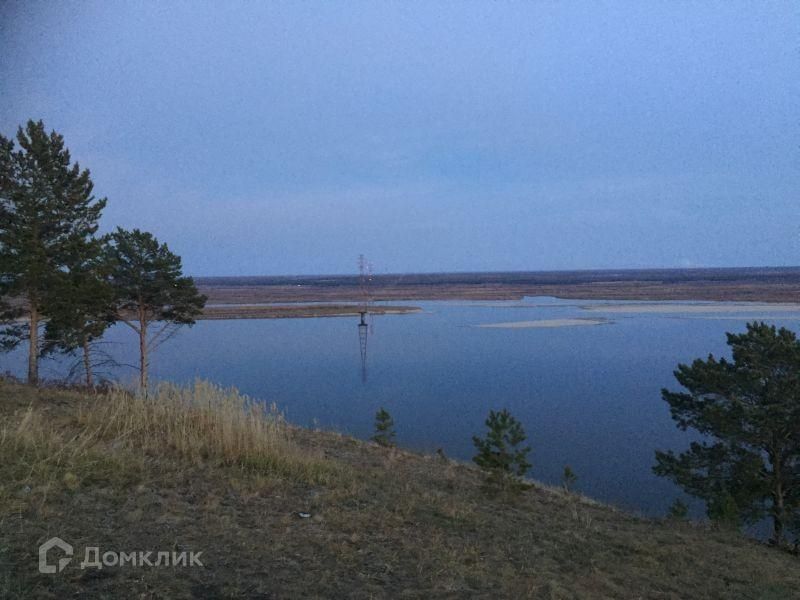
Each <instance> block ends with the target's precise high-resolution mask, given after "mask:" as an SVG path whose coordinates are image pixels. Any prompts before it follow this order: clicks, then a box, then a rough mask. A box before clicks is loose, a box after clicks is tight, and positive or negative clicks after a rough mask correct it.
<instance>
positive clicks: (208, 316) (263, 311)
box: [198, 304, 422, 320]
mask: <svg viewBox="0 0 800 600" xmlns="http://www.w3.org/2000/svg"><path fill="white" fill-rule="evenodd" d="M363 310H364V308H363V307H362V306H361V305H359V304H296V305H286V304H279V305H269V304H262V305H247V304H226V305H212V306H206V308H205V309H204V310H203V314H202V315H200V316H199V317H198V319H199V320H222V319H304V318H306V319H312V318H316V317H358V316H360V315H361V312H362V311H363ZM421 311H422V309H421V308H419V307H417V306H375V305H371V306H369V307H368V309H367V312H368V313H369V314H371V315H405V314H410V313H418V312H421Z"/></svg>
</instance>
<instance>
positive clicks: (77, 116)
mask: <svg viewBox="0 0 800 600" xmlns="http://www.w3.org/2000/svg"><path fill="white" fill-rule="evenodd" d="M0 98H1V99H0V132H2V133H3V134H4V135H10V134H12V133H13V132H15V130H16V127H17V126H18V125H19V124H20V123H22V122H24V121H25V120H27V119H28V118H36V119H39V118H42V119H44V120H45V122H46V124H47V125H48V127H51V128H55V129H56V130H58V131H59V132H61V133H63V134H64V135H65V137H66V140H67V144H68V146H69V147H70V149H71V150H72V153H73V156H74V157H75V158H76V159H77V160H79V161H80V162H81V164H82V165H84V166H87V167H89V168H90V169H91V171H92V173H93V177H94V180H95V184H96V191H97V192H98V193H99V194H100V195H105V196H108V198H109V205H108V208H107V209H106V211H105V214H104V217H103V223H104V227H105V228H106V229H110V228H112V227H114V226H116V225H121V226H124V227H129V228H132V227H140V228H144V229H148V230H150V231H152V232H153V233H155V234H156V235H157V236H158V237H159V238H160V239H162V240H164V241H167V242H168V243H169V244H170V246H171V247H172V248H173V250H175V251H176V252H178V253H180V254H181V255H182V256H183V258H184V265H185V267H186V270H187V271H188V272H189V273H192V274H195V275H213V274H219V275H237V274H288V273H297V274H313V273H348V272H353V271H354V270H355V268H356V258H357V256H358V254H359V253H364V254H366V255H367V256H368V257H369V258H370V259H371V260H372V261H373V262H374V264H375V269H376V271H377V272H398V271H448V270H461V271H465V270H540V269H581V268H622V267H665V266H666V267H671V266H674V267H680V266H743V265H796V264H800V202H798V199H799V198H798V195H799V194H800V160H798V159H800V154H799V153H800V148H799V145H800V136H798V133H799V131H798V129H800V110H798V109H800V4H797V3H795V2H741V3H737V2H719V3H715V2H655V1H654V2H640V1H631V2H587V3H581V2H525V3H520V2H513V3H512V2H454V3H447V2H420V3H411V2H402V3H387V2H363V3H361V2H354V1H348V2H327V3H323V2H299V1H298V2H285V3H281V2H269V3H267V2H260V3H259V2H238V3H237V2H215V3H212V2H207V3H203V2H199V1H198V2H132V1H131V2H111V1H108V2H13V1H12V2H9V1H7V0H6V1H3V0H0Z"/></svg>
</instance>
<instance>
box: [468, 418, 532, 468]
mask: <svg viewBox="0 0 800 600" xmlns="http://www.w3.org/2000/svg"><path fill="white" fill-rule="evenodd" d="M486 427H487V428H488V430H489V431H488V432H487V434H486V437H485V438H483V439H482V438H479V437H478V436H473V438H472V442H473V443H474V444H475V448H477V450H478V454H477V455H476V456H475V457H474V458H473V459H472V460H473V461H474V462H475V463H476V464H477V465H478V466H479V467H482V468H484V469H486V470H488V471H491V472H493V473H495V474H498V473H499V474H502V475H509V476H511V477H517V478H520V477H523V476H524V475H525V473H526V472H527V471H528V469H529V468H530V466H531V465H530V463H529V462H528V461H527V459H526V457H527V454H528V452H530V447H529V446H526V447H524V448H523V447H520V446H521V444H522V443H523V442H524V441H525V439H526V435H525V431H524V429H523V428H522V424H521V423H520V422H519V421H517V420H516V419H515V418H514V417H513V416H511V413H509V412H508V410H506V409H503V410H501V411H500V412H495V411H493V410H491V411H489V417H488V418H487V419H486Z"/></svg>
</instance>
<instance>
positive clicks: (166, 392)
mask: <svg viewBox="0 0 800 600" xmlns="http://www.w3.org/2000/svg"><path fill="white" fill-rule="evenodd" d="M48 417H49V415H46V414H43V412H42V410H41V409H37V408H32V407H31V408H28V409H27V410H26V411H23V412H22V413H21V414H17V415H16V417H15V418H14V419H13V420H8V421H6V422H5V423H4V424H2V427H1V428H0V450H2V451H4V452H12V453H14V454H18V455H20V454H21V453H23V451H24V454H25V455H26V456H28V457H29V462H28V464H29V465H30V468H31V469H34V470H35V469H36V466H35V465H37V464H39V465H44V464H46V465H48V467H58V465H60V464H62V463H64V464H66V463H69V464H74V463H75V462H76V461H78V459H80V458H81V457H82V456H84V458H86V457H88V456H89V455H91V456H107V457H109V458H121V457H122V454H123V453H124V454H126V455H127V456H130V455H131V454H132V455H133V456H140V457H145V456H146V457H148V458H151V459H152V458H156V459H158V460H164V461H170V460H175V459H181V460H189V461H191V462H194V463H201V462H202V463H212V464H223V465H228V466H236V467H241V468H243V469H250V470H254V471H257V472H260V473H264V474H268V475H273V476H278V477H280V478H285V479H291V480H299V481H307V482H309V483H326V482H328V481H330V480H331V478H333V477H335V476H336V475H337V474H338V469H336V468H335V467H334V466H333V465H331V464H330V463H329V462H328V461H325V460H324V459H323V458H321V457H319V456H316V455H314V454H311V453H309V452H308V451H306V450H304V449H302V448H299V447H298V446H297V445H296V444H294V443H293V442H292V440H291V439H290V429H289V426H288V425H287V424H286V422H285V420H284V418H283V415H282V414H281V413H280V412H279V411H278V410H277V408H276V407H275V406H274V405H266V404H264V403H262V402H259V401H256V400H253V399H251V398H249V397H247V396H245V395H243V394H240V393H239V392H238V391H237V390H235V389H233V388H231V389H224V388H221V387H219V386H217V385H214V384H211V383H208V382H205V381H197V382H195V384H194V385H192V386H188V387H180V386H176V385H173V384H166V383H165V384H161V385H159V386H158V387H156V388H155V389H153V390H152V391H151V392H150V393H149V394H147V395H141V394H134V393H131V392H129V391H127V390H124V389H114V390H111V391H110V392H109V393H107V394H102V395H98V396H94V397H91V398H86V399H84V400H82V401H81V402H79V406H78V409H77V420H73V421H72V424H71V426H65V425H64V424H63V423H61V424H59V425H56V424H55V423H53V422H51V421H50V420H49V419H48ZM120 451H123V452H120ZM150 462H151V463H152V462H153V461H150Z"/></svg>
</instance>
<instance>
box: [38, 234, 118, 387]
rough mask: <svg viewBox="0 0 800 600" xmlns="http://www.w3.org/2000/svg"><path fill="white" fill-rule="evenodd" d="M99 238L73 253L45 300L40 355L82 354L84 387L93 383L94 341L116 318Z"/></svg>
mask: <svg viewBox="0 0 800 600" xmlns="http://www.w3.org/2000/svg"><path fill="white" fill-rule="evenodd" d="M101 249H102V248H101V244H100V240H94V241H93V243H91V244H87V245H86V246H85V247H84V248H83V249H82V250H83V251H82V252H81V253H80V254H79V255H77V256H75V257H74V258H73V259H72V260H71V262H72V265H73V266H72V268H71V269H70V271H69V272H68V273H65V274H63V276H62V277H59V278H58V279H57V280H56V282H55V286H54V289H53V292H54V293H53V294H51V299H50V301H49V302H48V303H47V312H48V314H49V319H48V321H47V325H46V326H45V343H44V348H43V351H42V352H43V354H48V353H52V352H65V353H73V352H75V351H79V352H80V353H81V362H80V370H81V371H83V374H84V382H85V383H86V386H87V387H92V386H93V385H94V376H93V369H94V366H95V364H96V359H95V356H94V355H95V354H97V351H96V344H97V343H98V341H99V340H100V338H101V337H102V336H103V333H104V332H105V330H106V329H107V328H108V327H109V326H110V325H112V324H113V323H114V322H115V320H116V317H115V311H114V288H113V287H112V286H111V284H110V283H109V281H108V276H109V272H108V271H109V269H108V264H107V263H106V262H105V261H104V260H103V256H102V255H101Z"/></svg>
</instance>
